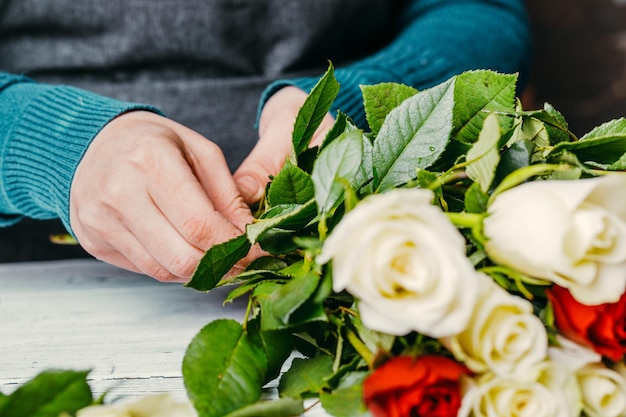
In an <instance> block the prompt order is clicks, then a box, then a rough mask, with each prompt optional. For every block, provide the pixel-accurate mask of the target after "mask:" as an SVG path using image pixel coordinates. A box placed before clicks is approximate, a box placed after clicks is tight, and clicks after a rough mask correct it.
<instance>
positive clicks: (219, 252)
mask: <svg viewBox="0 0 626 417" xmlns="http://www.w3.org/2000/svg"><path fill="white" fill-rule="evenodd" d="M251 247H252V245H251V244H250V242H249V241H248V238H247V237H246V235H245V234H244V235H240V236H237V237H235V238H233V239H231V240H228V241H226V242H224V243H220V244H217V245H213V246H212V247H211V248H210V249H209V250H207V251H206V253H205V254H204V256H203V257H202V259H200V262H199V263H198V265H197V266H196V270H195V271H194V273H193V276H192V277H191V280H189V282H187V283H186V284H185V286H186V287H190V288H193V289H194V290H197V291H209V290H212V289H213V288H215V287H216V285H217V284H218V283H219V282H220V280H221V279H222V277H223V276H224V275H226V273H227V272H228V271H230V270H231V269H232V267H233V266H235V264H236V263H237V262H239V261H240V260H242V259H243V258H245V256H246V255H247V254H248V251H249V250H250V248H251Z"/></svg>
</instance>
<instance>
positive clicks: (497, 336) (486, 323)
mask: <svg viewBox="0 0 626 417" xmlns="http://www.w3.org/2000/svg"><path fill="white" fill-rule="evenodd" d="M481 289H482V291H481V293H480V295H479V298H478V302H477V304H476V308H475V309H474V312H473V313H472V316H471V318H470V320H469V323H468V325H467V328H466V329H465V330H464V331H462V332H461V333H459V334H457V335H454V336H451V337H448V338H443V339H441V342H442V343H443V344H444V345H445V346H446V347H447V348H448V349H449V350H450V351H451V352H452V354H454V356H455V358H456V359H457V360H458V361H460V362H463V363H465V365H467V367H468V368H469V369H471V370H472V371H474V372H477V373H483V372H486V371H491V372H493V373H495V374H498V375H504V374H507V373H511V372H515V371H516V370H518V369H523V368H527V367H529V366H532V365H534V364H537V363H539V362H541V361H543V360H544V359H545V357H546V354H547V351H548V335H547V333H546V329H545V327H544V325H543V323H542V322H541V320H539V318H538V317H537V316H535V315H534V314H533V307H532V305H531V304H530V303H529V302H528V301H527V300H524V299H522V298H520V297H516V296H514V295H511V294H509V293H508V292H506V291H505V290H504V289H502V288H501V287H500V286H498V285H497V284H495V283H494V282H493V281H492V280H491V279H490V278H489V277H487V276H485V279H484V284H483V285H482V288H481Z"/></svg>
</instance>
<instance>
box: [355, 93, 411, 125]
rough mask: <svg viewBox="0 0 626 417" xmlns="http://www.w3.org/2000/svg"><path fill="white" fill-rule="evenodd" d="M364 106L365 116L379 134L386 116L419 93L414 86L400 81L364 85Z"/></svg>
mask: <svg viewBox="0 0 626 417" xmlns="http://www.w3.org/2000/svg"><path fill="white" fill-rule="evenodd" d="M361 91H362V93H363V106H364V107H365V117H366V119H367V123H368V125H369V127H370V130H371V131H372V134H374V135H378V132H379V131H380V128H381V126H382V125H383V122H384V121H385V117H387V114H389V112H391V110H393V109H395V108H396V107H398V106H399V105H400V103H402V102H403V101H404V100H406V99H407V98H409V97H411V96H414V95H415V94H417V90H416V89H415V88H413V87H410V86H408V85H404V84H398V83H380V84H375V85H362V86H361Z"/></svg>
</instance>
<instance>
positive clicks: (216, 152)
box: [186, 136, 254, 231]
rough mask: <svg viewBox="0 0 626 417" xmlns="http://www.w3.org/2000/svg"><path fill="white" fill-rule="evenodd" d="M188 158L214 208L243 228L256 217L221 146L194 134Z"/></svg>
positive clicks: (188, 149)
mask: <svg viewBox="0 0 626 417" xmlns="http://www.w3.org/2000/svg"><path fill="white" fill-rule="evenodd" d="M190 139H191V141H190V142H189V144H188V146H187V147H186V149H187V155H186V157H187V160H188V162H189V165H190V167H191V169H192V171H193V173H194V175H195V176H196V178H197V179H198V181H199V183H200V185H201V187H202V189H203V190H204V191H205V192H206V194H207V195H208V197H209V200H210V201H211V203H212V204H213V206H214V208H215V210H216V211H217V212H219V213H220V214H222V215H223V216H224V217H225V218H227V219H228V220H229V221H230V222H231V223H233V224H234V225H235V226H237V227H238V228H239V229H240V230H241V231H244V230H245V227H246V225H247V224H249V223H251V222H252V221H253V220H254V218H253V216H252V212H251V211H250V207H249V206H248V205H247V204H246V202H245V201H244V199H243V197H242V195H241V193H240V191H239V188H238V187H237V185H236V183H235V180H234V179H233V176H232V174H231V172H230V169H229V168H228V164H227V162H226V159H225V158H224V154H223V153H222V151H221V149H219V147H218V146H217V145H215V144H214V143H213V142H210V141H208V140H207V139H205V138H204V137H201V136H197V137H191V138H190Z"/></svg>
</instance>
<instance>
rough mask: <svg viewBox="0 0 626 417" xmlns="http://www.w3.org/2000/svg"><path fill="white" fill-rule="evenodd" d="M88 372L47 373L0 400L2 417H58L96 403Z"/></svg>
mask: <svg viewBox="0 0 626 417" xmlns="http://www.w3.org/2000/svg"><path fill="white" fill-rule="evenodd" d="M88 374H89V371H61V370H48V371H44V372H42V373H40V374H39V375H37V376H36V377H34V378H33V379H31V380H30V381H28V382H26V383H24V384H23V385H22V386H21V387H19V388H18V389H17V390H15V392H13V394H11V395H9V396H3V397H2V398H1V399H0V415H1V416H2V417H58V416H59V415H60V414H61V413H68V414H72V415H73V414H75V413H76V411H78V410H80V409H81V408H84V407H87V406H88V405H90V404H91V403H92V402H93V394H92V393H91V388H90V387H89V384H87V375H88Z"/></svg>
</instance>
